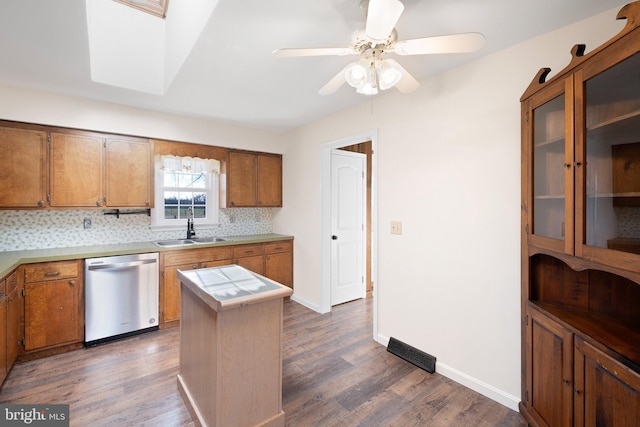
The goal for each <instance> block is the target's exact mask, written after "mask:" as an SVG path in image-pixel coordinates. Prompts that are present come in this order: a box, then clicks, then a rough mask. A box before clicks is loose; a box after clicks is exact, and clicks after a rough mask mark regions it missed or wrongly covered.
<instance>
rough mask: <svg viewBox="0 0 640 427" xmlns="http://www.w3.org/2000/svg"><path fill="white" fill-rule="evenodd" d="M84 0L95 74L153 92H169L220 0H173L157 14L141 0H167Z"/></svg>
mask: <svg viewBox="0 0 640 427" xmlns="http://www.w3.org/2000/svg"><path fill="white" fill-rule="evenodd" d="M85 1H86V5H87V28H88V32H89V57H90V67H91V79H92V80H93V81H95V82H98V83H103V84H107V85H111V86H118V87H122V88H125V89H130V90H136V91H140V92H145V93H151V94H154V95H164V94H165V93H166V92H167V90H168V89H169V87H170V86H171V83H172V82H173V80H174V78H175V77H176V75H177V74H178V72H179V71H180V68H181V67H182V64H183V63H184V61H185V60H186V59H187V57H188V56H189V53H190V52H191V49H192V48H193V46H194V45H195V43H196V41H197V40H198V38H199V37H200V34H201V32H202V30H203V29H204V27H205V25H206V23H207V21H208V20H209V17H210V16H211V14H212V13H213V10H214V9H215V6H216V5H217V3H218V0H189V1H174V2H172V3H171V10H170V11H168V13H166V17H165V19H158V15H157V14H155V13H154V14H151V12H149V11H148V10H146V9H143V8H142V5H143V4H148V3H154V4H156V5H157V6H158V7H160V6H162V7H163V8H164V10H165V11H166V7H167V4H168V0H85ZM125 4H126V5H125ZM134 4H135V6H134ZM129 6H131V7H129ZM145 12H149V13H145Z"/></svg>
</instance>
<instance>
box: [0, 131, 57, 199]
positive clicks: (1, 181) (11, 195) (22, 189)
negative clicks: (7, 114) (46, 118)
mask: <svg viewBox="0 0 640 427" xmlns="http://www.w3.org/2000/svg"><path fill="white" fill-rule="evenodd" d="M0 159H2V167H0V188H1V189H2V191H0V207H3V208H8V207H16V208H20V207H26V208H35V207H44V206H46V200H47V180H46V178H47V170H48V169H47V134H46V133H45V132H42V131H36V130H29V129H17V128H10V127H0Z"/></svg>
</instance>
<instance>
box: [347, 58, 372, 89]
mask: <svg viewBox="0 0 640 427" xmlns="http://www.w3.org/2000/svg"><path fill="white" fill-rule="evenodd" d="M367 65H368V64H367V63H366V61H362V60H361V61H358V62H352V63H351V64H349V65H347V68H345V70H344V78H345V80H346V81H347V83H349V84H350V85H351V86H352V87H355V88H358V87H360V86H362V85H363V84H364V83H365V82H366V81H367Z"/></svg>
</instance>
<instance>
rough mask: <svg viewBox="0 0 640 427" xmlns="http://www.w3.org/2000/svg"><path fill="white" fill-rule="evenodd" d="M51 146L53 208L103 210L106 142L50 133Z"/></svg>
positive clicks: (101, 139) (51, 202) (79, 135)
mask: <svg viewBox="0 0 640 427" xmlns="http://www.w3.org/2000/svg"><path fill="white" fill-rule="evenodd" d="M50 143H51V145H50V149H49V150H50V156H51V172H50V179H51V196H50V204H51V206H54V207H101V206H103V205H104V201H103V197H104V147H103V143H104V140H103V138H100V137H99V136H90V135H82V134H69V133H58V132H51V142H50Z"/></svg>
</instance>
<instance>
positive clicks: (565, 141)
mask: <svg viewBox="0 0 640 427" xmlns="http://www.w3.org/2000/svg"><path fill="white" fill-rule="evenodd" d="M636 15H640V3H638V2H635V3H631V4H629V5H628V6H626V7H625V8H624V9H623V10H622V11H621V12H620V15H619V17H634V18H636ZM636 25H638V23H637V22H635V21H634V19H629V23H628V25H627V27H626V28H625V29H624V30H623V31H622V32H621V33H620V34H619V35H618V36H616V37H615V38H614V39H612V41H610V42H609V43H606V44H605V45H604V46H603V47H601V48H599V49H596V50H594V51H593V52H591V53H590V54H588V55H583V52H584V49H585V47H584V46H581V45H578V46H576V47H574V48H573V51H572V53H573V61H572V62H571V64H570V65H569V66H568V67H567V69H565V70H563V71H562V72H560V73H559V74H558V75H557V76H555V77H554V78H553V79H551V80H550V81H549V82H545V81H544V80H545V76H546V75H547V73H548V72H549V71H550V70H549V69H543V70H541V71H540V72H539V74H538V76H536V78H535V80H534V82H533V83H532V84H531V85H530V86H529V88H528V89H527V91H526V92H525V94H524V95H523V97H522V99H521V100H522V115H523V122H522V125H523V126H522V130H523V182H524V183H525V186H524V187H523V194H526V195H527V197H526V198H525V199H524V200H523V212H524V213H525V214H526V215H525V217H524V219H526V224H525V226H526V229H525V236H526V239H527V242H528V243H529V244H530V245H532V246H535V247H540V248H544V249H547V250H552V251H556V252H561V253H564V254H567V255H570V256H578V257H581V258H585V259H589V260H592V261H596V262H601V263H603V264H606V265H614V266H616V267H619V268H622V269H629V268H631V269H635V268H636V266H637V265H638V263H640V231H639V230H640V82H638V73H637V70H638V69H640V42H639V41H638V39H639V37H640V28H637V27H635V26H636Z"/></svg>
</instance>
